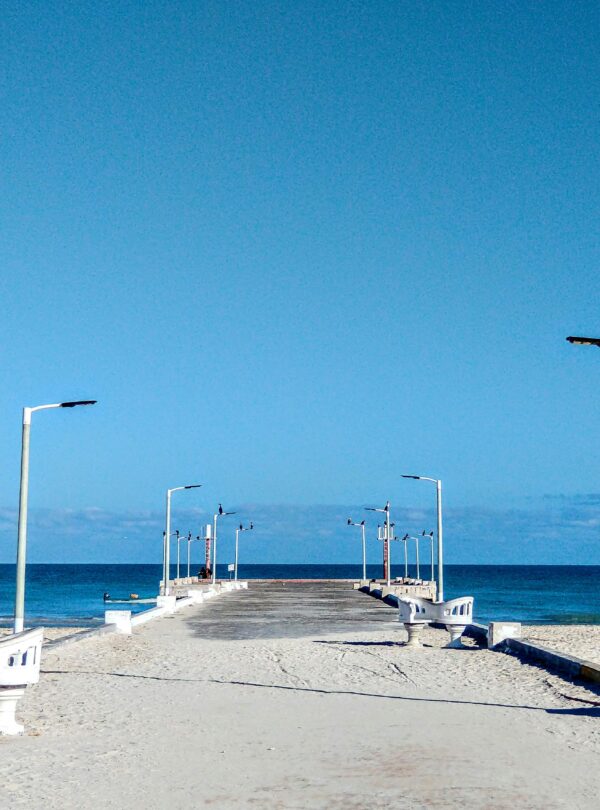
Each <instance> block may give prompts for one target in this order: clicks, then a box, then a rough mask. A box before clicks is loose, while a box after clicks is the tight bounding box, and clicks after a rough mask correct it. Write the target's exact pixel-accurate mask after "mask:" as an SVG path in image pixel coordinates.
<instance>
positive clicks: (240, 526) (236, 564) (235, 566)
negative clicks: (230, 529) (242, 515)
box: [233, 521, 254, 582]
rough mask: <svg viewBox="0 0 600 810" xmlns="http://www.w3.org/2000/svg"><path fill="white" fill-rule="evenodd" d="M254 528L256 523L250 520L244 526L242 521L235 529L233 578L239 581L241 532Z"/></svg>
mask: <svg viewBox="0 0 600 810" xmlns="http://www.w3.org/2000/svg"><path fill="white" fill-rule="evenodd" d="M253 528H254V523H252V521H250V525H249V526H245V527H244V526H243V524H241V523H240V525H239V527H238V528H237V529H236V530H235V565H234V575H233V578H234V579H235V581H236V582H237V569H238V544H239V536H240V532H251V531H252V529H253Z"/></svg>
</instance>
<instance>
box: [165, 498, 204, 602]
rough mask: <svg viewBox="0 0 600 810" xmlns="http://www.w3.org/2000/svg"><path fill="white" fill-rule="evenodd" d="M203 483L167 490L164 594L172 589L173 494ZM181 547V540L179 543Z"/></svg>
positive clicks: (166, 594) (167, 593) (167, 594)
mask: <svg viewBox="0 0 600 810" xmlns="http://www.w3.org/2000/svg"><path fill="white" fill-rule="evenodd" d="M201 486H202V484H187V486H184V487H172V488H171V489H168V490H167V514H166V518H165V531H164V532H163V538H164V549H163V583H164V591H163V593H164V595H165V596H169V594H170V592H171V590H170V588H169V574H170V569H171V543H170V541H171V494H172V493H173V492H179V490H181V489H198V488H199V487H201ZM177 548H178V549H179V542H178V543H177Z"/></svg>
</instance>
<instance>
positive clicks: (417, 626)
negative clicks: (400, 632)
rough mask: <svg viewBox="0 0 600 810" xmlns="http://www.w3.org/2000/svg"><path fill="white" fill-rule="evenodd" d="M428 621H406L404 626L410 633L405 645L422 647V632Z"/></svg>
mask: <svg viewBox="0 0 600 810" xmlns="http://www.w3.org/2000/svg"><path fill="white" fill-rule="evenodd" d="M426 624H427V622H410V623H409V622H404V627H405V629H406V632H407V633H408V641H407V642H406V644H405V645H404V646H405V647H412V648H413V649H421V648H422V646H423V645H422V644H421V633H422V631H423V628H424V627H425V625H426Z"/></svg>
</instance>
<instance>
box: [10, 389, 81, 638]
mask: <svg viewBox="0 0 600 810" xmlns="http://www.w3.org/2000/svg"><path fill="white" fill-rule="evenodd" d="M96 402H97V400H95V399H81V400H78V401H77V402H57V403H55V404H53V405H36V407H35V408H23V434H22V439H21V485H20V492H19V527H18V532H17V582H16V590H15V622H14V631H15V633H21V632H22V631H23V623H24V621H25V565H26V558H27V501H28V495H29V437H30V433H31V414H32V413H34V411H46V410H48V409H49V408H75V407H76V406H77V405H95V404H96Z"/></svg>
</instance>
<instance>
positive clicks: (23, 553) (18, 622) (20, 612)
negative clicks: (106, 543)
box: [14, 408, 31, 633]
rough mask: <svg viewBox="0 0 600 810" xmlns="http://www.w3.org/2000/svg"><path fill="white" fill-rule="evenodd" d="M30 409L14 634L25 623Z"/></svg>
mask: <svg viewBox="0 0 600 810" xmlns="http://www.w3.org/2000/svg"><path fill="white" fill-rule="evenodd" d="M30 432H31V408H23V435H22V439H21V487H20V492H19V529H18V539H17V587H16V593H15V628H14V629H15V633H22V632H23V625H24V621H25V564H26V560H27V498H28V494H29V435H30Z"/></svg>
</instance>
